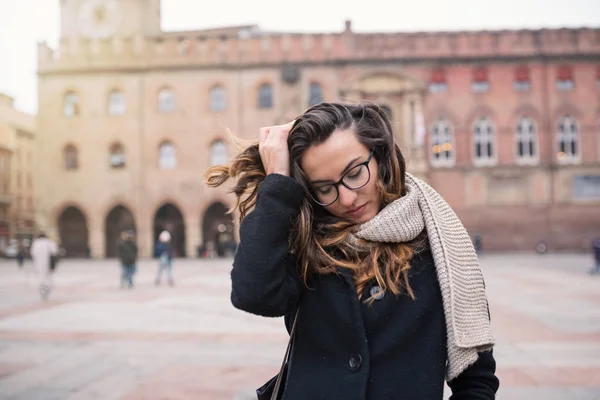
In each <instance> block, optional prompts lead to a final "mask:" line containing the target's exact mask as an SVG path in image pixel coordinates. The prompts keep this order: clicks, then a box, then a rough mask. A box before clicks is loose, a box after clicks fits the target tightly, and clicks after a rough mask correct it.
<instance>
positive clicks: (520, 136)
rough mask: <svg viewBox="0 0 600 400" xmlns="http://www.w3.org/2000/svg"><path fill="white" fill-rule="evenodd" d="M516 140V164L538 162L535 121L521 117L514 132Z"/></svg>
mask: <svg viewBox="0 0 600 400" xmlns="http://www.w3.org/2000/svg"><path fill="white" fill-rule="evenodd" d="M515 136H516V140H517V162H520V163H532V162H537V160H538V144H537V143H538V140H537V128H536V125H535V121H534V120H533V119H531V118H529V117H522V118H521V119H520V120H519V122H517V127H516V130H515Z"/></svg>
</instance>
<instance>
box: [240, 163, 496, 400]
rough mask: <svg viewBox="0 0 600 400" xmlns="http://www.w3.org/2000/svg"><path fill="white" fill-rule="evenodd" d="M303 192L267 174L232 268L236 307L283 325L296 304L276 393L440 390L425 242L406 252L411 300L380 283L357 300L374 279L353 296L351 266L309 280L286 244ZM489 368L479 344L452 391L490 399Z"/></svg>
mask: <svg viewBox="0 0 600 400" xmlns="http://www.w3.org/2000/svg"><path fill="white" fill-rule="evenodd" d="M303 196H304V192H303V189H302V187H301V186H300V185H299V184H298V183H297V182H296V181H295V180H294V179H293V178H290V177H286V176H283V175H278V174H271V175H268V176H267V177H266V178H265V180H264V182H263V183H262V185H261V187H260V189H259V192H258V198H257V203H256V207H255V209H254V210H253V211H252V212H251V213H249V214H248V215H247V216H246V218H245V219H244V220H243V221H242V224H241V226H240V244H239V247H238V249H237V252H236V254H235V258H234V263H233V269H232V271H231V280H232V291H231V301H232V303H233V305H234V306H235V307H237V308H239V309H241V310H244V311H247V312H250V313H253V314H257V315H262V316H266V317H279V316H285V317H286V318H285V320H286V326H287V328H288V331H289V330H290V327H291V319H292V318H293V316H294V315H295V313H296V310H297V309H298V307H299V313H298V325H297V328H296V329H297V331H296V336H295V338H294V343H293V348H292V353H291V359H290V364H289V369H288V377H287V381H286V382H285V390H284V395H283V398H284V399H285V400H307V399H311V400H313V399H315V400H316V399H323V400H340V399H343V400H392V399H402V400H430V399H431V400H439V399H442V398H443V388H444V376H445V367H446V362H447V351H446V325H445V318H444V309H443V305H442V297H441V293H440V288H439V284H438V281H437V275H436V271H435V266H434V263H433V258H432V255H431V253H430V252H429V251H423V252H422V253H419V254H417V255H415V256H414V257H413V259H412V260H411V267H412V268H411V271H410V284H411V287H412V289H413V291H414V293H415V296H416V300H412V299H411V298H410V297H408V295H406V294H404V295H400V296H394V295H393V294H390V293H385V294H384V295H383V296H378V297H379V298H378V299H377V300H375V301H374V302H373V303H372V304H371V305H368V304H366V303H365V302H364V301H362V300H364V299H366V298H368V297H369V296H370V295H371V293H377V292H378V291H379V290H380V288H379V287H378V286H377V284H376V282H373V283H371V284H370V285H368V286H367V288H366V290H365V293H364V295H363V298H362V299H361V300H359V299H358V296H357V294H356V288H355V285H354V282H353V280H352V276H351V274H350V273H349V272H348V271H340V273H339V274H329V275H320V276H314V277H312V278H311V279H310V282H309V285H308V288H307V287H306V285H304V283H303V282H302V281H301V279H300V277H299V272H298V271H299V270H298V266H297V262H296V260H295V259H294V257H293V256H292V255H291V254H290V251H289V247H288V237H289V234H290V227H291V221H292V220H293V219H294V217H296V216H297V215H298V213H299V210H300V204H301V200H302V198H303ZM282 357H283V354H282ZM495 369H496V363H495V360H494V357H493V354H492V352H491V351H490V352H485V353H480V355H479V358H478V360H477V362H476V363H475V364H473V365H471V366H470V367H469V368H467V369H466V370H465V371H463V372H462V374H461V375H459V376H458V377H457V378H455V379H454V380H452V381H451V382H448V384H449V386H450V387H451V389H452V392H453V395H452V397H451V399H453V400H463V399H464V400H467V399H468V400H479V399H481V400H484V399H493V398H494V397H495V393H496V391H497V390H498V386H499V381H498V379H497V378H496V376H495ZM268 378H270V377H265V381H266V380H267V379H268ZM262 383H263V382H257V386H260V385H261V384H262Z"/></svg>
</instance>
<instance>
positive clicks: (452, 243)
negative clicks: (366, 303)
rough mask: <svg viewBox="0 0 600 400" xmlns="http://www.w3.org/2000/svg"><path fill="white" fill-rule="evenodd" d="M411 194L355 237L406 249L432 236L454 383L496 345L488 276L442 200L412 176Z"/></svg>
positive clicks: (449, 375) (408, 180)
mask: <svg viewBox="0 0 600 400" xmlns="http://www.w3.org/2000/svg"><path fill="white" fill-rule="evenodd" d="M406 191H407V194H406V195H405V196H404V197H402V198H400V199H398V200H396V201H394V202H392V203H390V204H388V205H387V206H386V207H385V208H383V209H382V210H381V211H380V212H379V214H377V215H376V216H375V217H374V218H373V219H371V220H370V221H368V222H366V223H364V224H362V225H360V226H359V227H358V228H357V230H356V231H355V233H354V234H355V235H356V237H359V238H361V239H364V240H369V241H373V242H387V243H402V242H408V241H410V240H412V239H414V238H416V237H417V235H418V234H419V233H421V232H422V231H423V228H425V229H426V230H427V236H428V239H429V245H430V248H431V253H432V254H433V260H434V263H435V268H436V270H437V277H438V282H439V284H440V289H441V292H442V300H443V304H444V313H445V316H446V331H447V348H448V363H447V366H446V367H447V368H446V379H447V380H448V381H451V380H452V379H454V378H456V377H457V376H458V375H460V374H461V373H462V372H463V371H464V370H465V369H466V368H467V367H468V366H470V365H471V364H473V363H474V362H475V361H476V360H477V357H478V355H477V353H478V352H483V351H488V350H491V349H492V347H493V345H494V337H493V335H492V329H491V325H490V320H489V315H488V303H487V298H486V296H485V284H484V281H483V275H482V273H481V270H480V269H479V262H478V260H477V255H476V254H475V249H474V248H473V244H472V243H471V239H470V238H469V234H468V233H467V230H466V229H465V227H464V226H463V225H462V223H461V222H460V220H459V219H458V217H457V216H456V214H455V213H454V211H453V210H452V209H451V208H450V206H449V205H448V203H446V201H445V200H444V199H443V198H442V196H440V195H439V194H438V193H437V192H436V191H435V190H434V189H433V188H432V187H431V186H429V185H428V184H426V183H425V182H423V181H422V180H420V179H417V178H416V177H414V176H412V175H410V174H408V173H407V174H406ZM417 301H418V299H417Z"/></svg>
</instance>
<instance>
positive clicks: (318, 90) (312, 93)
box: [308, 82, 323, 107]
mask: <svg viewBox="0 0 600 400" xmlns="http://www.w3.org/2000/svg"><path fill="white" fill-rule="evenodd" d="M322 102H323V88H322V87H321V84H320V83H316V82H312V83H311V84H310V86H309V89H308V106H309V107H310V106H314V105H316V104H319V103H322Z"/></svg>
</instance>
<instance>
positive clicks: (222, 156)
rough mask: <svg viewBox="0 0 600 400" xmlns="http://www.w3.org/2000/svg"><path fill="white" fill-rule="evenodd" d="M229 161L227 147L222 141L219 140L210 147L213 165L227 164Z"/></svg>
mask: <svg viewBox="0 0 600 400" xmlns="http://www.w3.org/2000/svg"><path fill="white" fill-rule="evenodd" d="M228 160H229V156H228V155H227V145H226V144H225V142H223V141H222V140H217V141H216V142H214V143H213V144H212V145H211V146H210V162H211V165H220V164H226V163H227V161H228Z"/></svg>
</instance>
